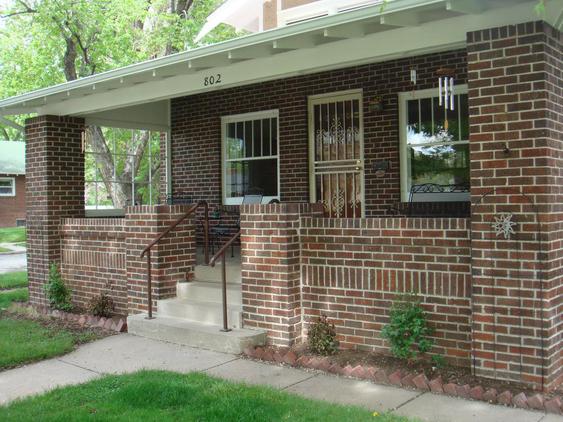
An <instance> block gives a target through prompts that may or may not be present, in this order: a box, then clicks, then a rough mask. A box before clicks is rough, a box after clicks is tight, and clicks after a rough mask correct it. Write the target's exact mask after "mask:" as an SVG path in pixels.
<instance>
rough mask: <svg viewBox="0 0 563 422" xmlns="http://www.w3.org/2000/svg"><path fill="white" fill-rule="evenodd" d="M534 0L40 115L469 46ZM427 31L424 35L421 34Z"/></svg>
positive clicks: (524, 12)
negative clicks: (469, 40) (475, 35)
mask: <svg viewBox="0 0 563 422" xmlns="http://www.w3.org/2000/svg"><path fill="white" fill-rule="evenodd" d="M529 5H530V3H523V4H521V5H520V6H517V7H512V8H509V9H493V10H490V11H487V12H484V13H482V14H480V15H465V16H458V17H455V18H451V19H447V20H443V21H440V24H439V25H437V24H436V23H435V22H429V23H425V24H422V25H420V26H417V27H407V28H398V29H393V30H388V31H384V32H379V33H376V34H371V35H368V36H365V37H363V38H358V39H347V40H341V41H336V42H333V43H329V44H322V45H319V46H317V47H315V48H310V49H305V50H294V51H289V52H287V53H283V54H278V55H273V56H269V57H267V58H263V59H257V60H251V61H244V62H239V63H235V64H232V65H230V66H225V67H219V68H213V69H208V70H206V71H203V72H198V73H194V74H184V75H178V76H174V77H170V78H166V79H163V80H158V81H154V82H150V83H146V84H142V85H137V86H133V87H126V88H123V89H119V90H113V91H108V92H105V93H100V94H97V95H95V96H92V95H91V96H88V97H83V98H75V99H70V100H67V101H65V102H63V103H58V104H57V103H55V104H47V105H44V106H42V107H40V109H39V110H38V112H39V113H40V114H62V115H64V114H70V115H81V114H84V113H88V112H92V111H93V110H110V109H114V108H119V107H124V106H128V105H134V104H141V103H145V102H150V101H157V100H161V99H167V98H175V97H181V96H186V95H193V94H198V93H202V92H208V91H214V90H221V89H225V88H230V87H236V86H242V85H247V84H251V83H256V82H262V81H267V80H274V79H280V78H286V77H291V76H295V75H302V74H306V73H314V72H318V71H323V70H329V69H337V68H343V67H348V66H352V65H357V64H365V63H375V62H380V61H384V60H391V59H396V58H400V57H409V56H414V55H419V54H426V53H432V52H439V51H446V50H449V49H454V48H463V47H464V46H465V45H466V33H467V32H468V31H475V30H479V29H485V28H491V27H494V26H502V25H508V24H514V23H518V22H524V21H525V20H530V19H531V16H532V14H533V13H534V12H533V10H531V9H529ZM421 33H424V34H425V36H423V37H421V36H420V34H421ZM219 74H220V75H221V83H219V84H215V85H207V86H205V78H206V77H207V78H208V77H210V76H214V77H216V76H217V75H219Z"/></svg>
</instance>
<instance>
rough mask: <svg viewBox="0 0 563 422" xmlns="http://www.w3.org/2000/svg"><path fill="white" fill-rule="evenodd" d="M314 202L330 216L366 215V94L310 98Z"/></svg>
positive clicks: (310, 155)
mask: <svg viewBox="0 0 563 422" xmlns="http://www.w3.org/2000/svg"><path fill="white" fill-rule="evenodd" d="M309 163H310V174H311V175H310V189H311V201H312V202H321V203H322V204H323V205H324V207H325V212H326V215H327V216H329V217H336V218H355V217H362V216H363V215H364V207H365V205H364V145H363V115H362V93H361V92H360V91H348V92H344V93H335V94H331V95H322V96H315V97H310V98H309Z"/></svg>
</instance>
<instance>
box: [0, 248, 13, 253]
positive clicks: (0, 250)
mask: <svg viewBox="0 0 563 422" xmlns="http://www.w3.org/2000/svg"><path fill="white" fill-rule="evenodd" d="M10 251H11V249H8V248H3V247H1V246H0V253H4V252H10Z"/></svg>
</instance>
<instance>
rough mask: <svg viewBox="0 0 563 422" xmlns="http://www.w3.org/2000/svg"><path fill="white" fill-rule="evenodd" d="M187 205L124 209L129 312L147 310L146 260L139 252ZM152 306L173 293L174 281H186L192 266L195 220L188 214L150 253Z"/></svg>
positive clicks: (182, 211)
mask: <svg viewBox="0 0 563 422" xmlns="http://www.w3.org/2000/svg"><path fill="white" fill-rule="evenodd" d="M188 208H189V206H188V205H171V206H169V205H156V206H153V205H138V206H134V207H127V208H126V210H125V231H126V241H125V248H126V266H127V296H128V300H129V305H128V309H129V312H130V313H137V312H145V311H146V310H147V305H148V298H147V259H146V256H145V257H144V258H141V257H140V255H141V251H142V250H143V249H144V248H145V247H146V246H147V245H148V244H149V243H150V242H151V241H152V240H153V239H154V238H155V237H156V236H157V235H158V234H159V233H161V232H163V231H164V230H165V229H166V228H167V227H168V226H169V225H170V224H172V223H173V222H174V221H176V219H178V218H179V217H180V216H182V215H183V214H184V213H185V212H186V211H187V209H188ZM151 255H152V256H151V264H152V286H153V291H152V294H153V309H154V310H155V311H156V301H157V300H159V299H167V298H170V297H175V296H176V283H177V282H179V281H185V280H186V277H187V274H188V273H191V272H192V271H193V268H194V266H195V259H196V258H195V229H194V220H193V218H191V217H189V218H187V219H186V220H184V221H183V222H182V223H181V224H180V225H179V226H177V227H176V228H175V229H174V231H172V232H171V233H170V234H169V235H168V236H166V237H164V238H163V239H162V240H161V241H160V242H159V243H158V244H157V245H156V246H154V247H153V249H152V252H151Z"/></svg>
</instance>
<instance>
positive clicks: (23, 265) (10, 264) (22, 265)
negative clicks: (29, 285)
mask: <svg viewBox="0 0 563 422" xmlns="http://www.w3.org/2000/svg"><path fill="white" fill-rule="evenodd" d="M26 270H27V256H26V253H25V249H24V251H23V252H21V251H19V252H17V251H16V252H7V253H1V254H0V274H4V273H11V272H13V271H26Z"/></svg>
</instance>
